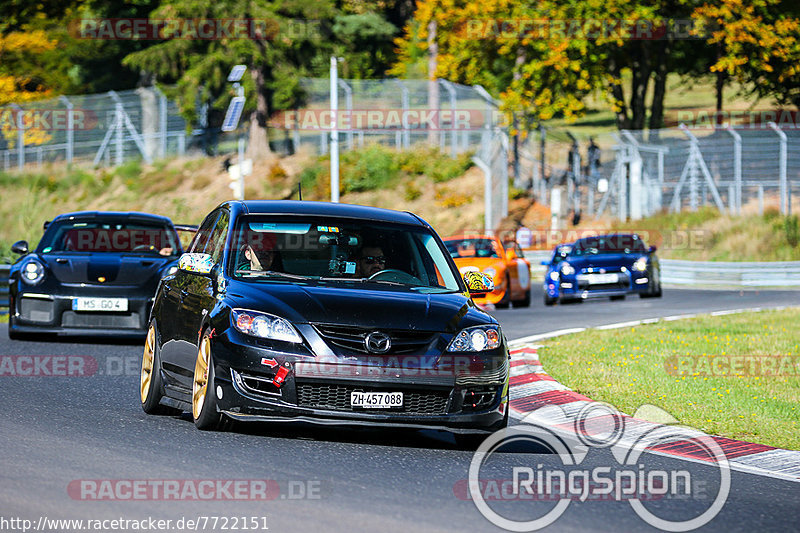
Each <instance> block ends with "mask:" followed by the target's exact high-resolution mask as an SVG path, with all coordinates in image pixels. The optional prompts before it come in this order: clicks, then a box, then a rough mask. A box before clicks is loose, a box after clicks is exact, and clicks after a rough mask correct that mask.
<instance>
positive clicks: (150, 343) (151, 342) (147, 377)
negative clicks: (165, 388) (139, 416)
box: [139, 325, 156, 403]
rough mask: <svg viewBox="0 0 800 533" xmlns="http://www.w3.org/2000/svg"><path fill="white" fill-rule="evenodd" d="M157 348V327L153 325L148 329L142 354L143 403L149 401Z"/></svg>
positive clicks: (140, 386)
mask: <svg viewBox="0 0 800 533" xmlns="http://www.w3.org/2000/svg"><path fill="white" fill-rule="evenodd" d="M155 348H156V328H155V327H154V326H153V325H151V326H150V329H148V330H147V340H146V341H145V343H144V354H143V355H142V375H141V378H140V383H139V393H140V394H141V397H142V403H145V402H146V401H147V393H148V392H150V383H151V382H152V381H153V359H154V357H153V354H154V353H155Z"/></svg>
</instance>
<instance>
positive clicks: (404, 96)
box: [394, 80, 411, 148]
mask: <svg viewBox="0 0 800 533" xmlns="http://www.w3.org/2000/svg"><path fill="white" fill-rule="evenodd" d="M394 81H395V83H397V84H398V85H399V86H400V106H401V107H402V108H403V116H402V122H403V148H408V147H409V146H410V145H411V130H410V127H409V124H408V108H409V103H408V87H406V84H405V83H403V82H402V80H394Z"/></svg>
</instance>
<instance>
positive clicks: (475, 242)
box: [444, 238, 500, 258]
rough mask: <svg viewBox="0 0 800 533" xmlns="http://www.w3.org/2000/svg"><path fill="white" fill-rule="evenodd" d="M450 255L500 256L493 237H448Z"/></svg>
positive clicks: (446, 244)
mask: <svg viewBox="0 0 800 533" xmlns="http://www.w3.org/2000/svg"><path fill="white" fill-rule="evenodd" d="M444 245H445V246H447V251H448V252H450V257H454V258H457V257H500V254H498V253H497V249H496V248H495V243H494V241H493V240H492V239H480V238H477V239H448V240H446V241H444Z"/></svg>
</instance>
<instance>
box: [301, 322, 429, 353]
mask: <svg viewBox="0 0 800 533" xmlns="http://www.w3.org/2000/svg"><path fill="white" fill-rule="evenodd" d="M314 328H315V329H316V330H317V332H318V333H319V334H320V336H321V337H322V338H323V339H325V341H326V342H327V343H328V344H329V345H331V346H333V347H336V348H338V349H339V352H340V353H339V355H347V354H348V353H370V352H368V351H367V349H366V346H365V345H364V339H366V337H367V335H369V334H370V333H371V332H373V331H381V332H382V333H386V334H387V335H389V337H390V338H391V341H392V344H391V348H389V351H388V352H386V354H385V355H402V354H412V353H420V352H423V351H424V350H425V348H426V347H427V346H428V345H429V344H430V343H431V341H432V340H433V337H434V335H435V333H433V332H430V331H416V330H376V329H368V328H357V327H352V326H339V325H332V324H315V325H314Z"/></svg>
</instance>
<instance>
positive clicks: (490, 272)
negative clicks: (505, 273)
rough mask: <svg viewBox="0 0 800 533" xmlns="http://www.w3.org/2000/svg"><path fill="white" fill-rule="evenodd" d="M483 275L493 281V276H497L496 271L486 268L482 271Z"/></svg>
mask: <svg viewBox="0 0 800 533" xmlns="http://www.w3.org/2000/svg"><path fill="white" fill-rule="evenodd" d="M483 273H484V274H486V275H487V276H489V277H490V278H492V279H494V277H495V275H497V270H495V269H493V268H492V267H487V268H484V269H483Z"/></svg>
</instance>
